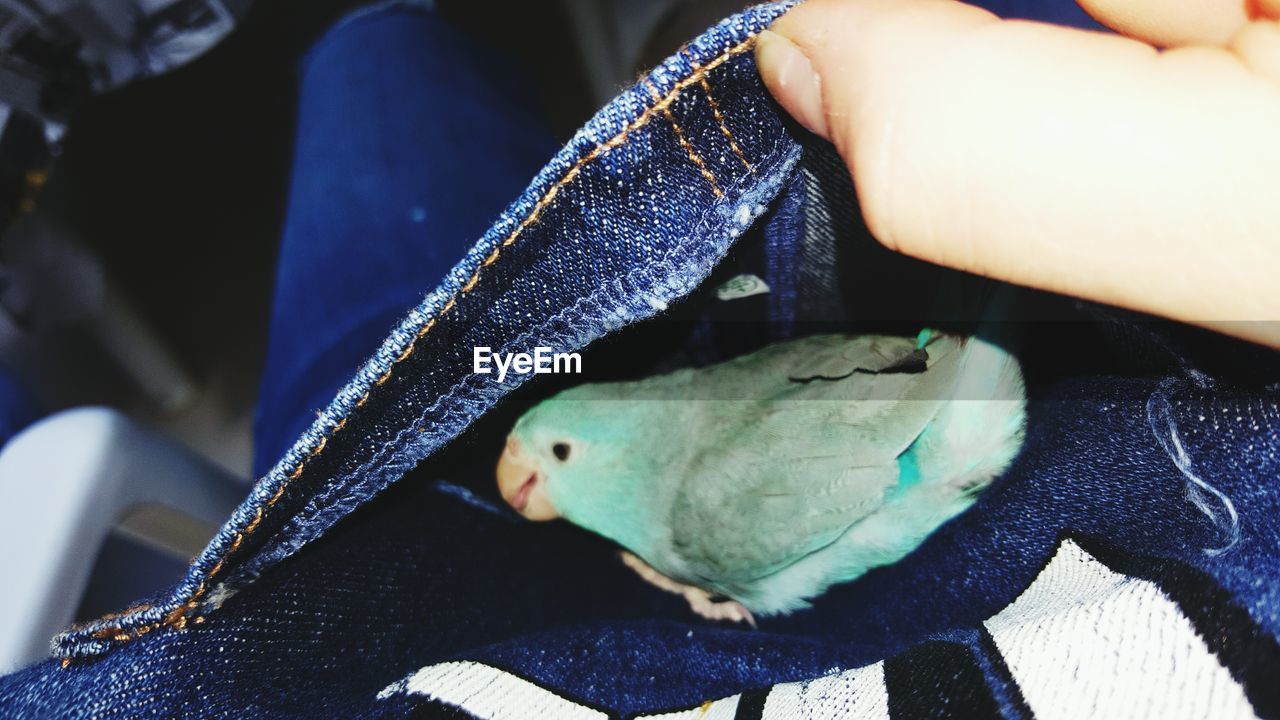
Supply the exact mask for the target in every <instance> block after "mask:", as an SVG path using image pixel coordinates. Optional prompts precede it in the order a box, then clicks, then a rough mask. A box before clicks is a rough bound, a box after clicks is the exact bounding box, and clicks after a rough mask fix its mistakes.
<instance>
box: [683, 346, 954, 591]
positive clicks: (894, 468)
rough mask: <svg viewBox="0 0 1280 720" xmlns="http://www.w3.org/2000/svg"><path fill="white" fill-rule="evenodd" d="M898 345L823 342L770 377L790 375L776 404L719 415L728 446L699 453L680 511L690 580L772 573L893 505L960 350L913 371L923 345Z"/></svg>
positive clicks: (741, 406) (943, 351) (723, 407)
mask: <svg viewBox="0 0 1280 720" xmlns="http://www.w3.org/2000/svg"><path fill="white" fill-rule="evenodd" d="M874 340H879V341H881V342H878V343H877V342H873V341H874ZM892 340H893V339H884V338H868V337H865V336H864V337H861V338H849V337H847V336H846V337H844V338H843V342H835V341H833V340H832V336H824V337H820V338H815V339H814V342H813V343H812V344H811V345H809V346H807V347H804V348H802V349H803V352H797V353H794V354H792V355H791V357H794V358H796V359H797V360H798V361H799V362H797V363H791V364H789V365H785V366H782V367H773V368H770V369H769V370H768V372H770V373H773V374H775V375H776V378H775V382H776V381H777V378H780V379H781V380H780V382H777V385H778V386H779V387H780V388H781V389H780V390H779V391H778V392H776V393H774V395H773V397H770V398H767V399H762V400H744V401H740V402H725V403H723V404H720V405H719V406H718V407H716V408H714V409H709V410H708V412H711V413H713V414H714V415H717V416H718V417H716V418H715V422H714V423H712V426H713V427H715V428H716V431H715V432H716V434H717V435H719V436H720V441H719V442H716V443H712V444H709V445H708V446H706V447H705V448H704V449H703V450H702V451H701V452H700V453H699V454H697V455H696V456H694V458H693V459H692V460H691V462H690V464H689V467H688V468H687V471H686V472H685V473H683V481H682V483H681V485H680V487H679V489H678V491H677V493H676V495H675V498H674V502H673V504H672V506H671V508H672V510H671V512H672V517H671V524H670V527H671V528H672V536H671V542H672V547H671V549H672V551H673V552H674V553H675V554H676V556H677V557H678V559H679V561H680V564H681V565H682V566H683V567H684V568H686V569H687V571H688V572H689V573H690V574H693V575H696V576H697V578H698V579H701V580H703V581H706V582H709V583H713V584H717V585H724V584H726V583H730V584H731V583H741V582H749V581H751V580H755V579H758V578H761V577H764V576H767V575H770V574H772V573H774V572H777V571H778V570H780V569H782V568H784V567H786V566H788V565H790V564H792V563H794V562H796V561H797V560H799V559H800V558H802V557H804V556H806V555H808V554H810V553H812V552H814V551H816V550H819V549H821V548H823V547H826V546H827V545H829V544H830V543H832V542H833V541H835V540H836V539H837V538H839V537H840V535H842V534H843V533H844V532H845V531H846V530H848V529H849V527H850V526H852V525H853V524H854V523H856V522H858V521H859V520H861V519H863V518H865V517H867V516H868V515H870V514H871V513H873V512H875V511H876V510H877V509H878V508H879V507H880V506H881V505H882V504H883V503H884V501H885V498H886V496H887V495H888V493H889V491H890V490H892V489H893V488H894V487H895V486H896V485H897V482H898V474H899V469H898V463H897V458H898V456H899V455H900V454H901V453H902V452H903V451H904V450H905V449H906V448H907V447H909V446H910V445H911V443H912V442H914V441H915V439H916V438H917V437H919V435H920V433H921V432H922V431H923V430H924V428H925V426H926V425H928V423H929V421H930V420H931V419H932V418H933V417H934V416H935V415H936V414H937V412H938V410H939V409H940V407H941V405H942V400H943V397H944V396H945V392H944V391H943V388H944V387H945V386H947V385H949V383H950V381H951V380H952V379H953V378H954V375H955V367H954V366H955V362H954V360H955V358H956V356H957V355H958V353H953V352H951V350H954V349H955V347H954V345H951V346H940V347H939V348H938V349H939V351H940V352H939V354H938V355H939V357H938V361H937V362H931V363H930V366H929V368H928V369H927V370H924V369H922V370H920V371H918V372H911V371H910V370H903V369H902V365H901V363H900V362H899V361H900V360H901V359H902V358H906V357H908V356H910V355H912V353H913V352H914V350H915V347H914V345H912V344H910V343H901V342H893V341H892ZM876 358H879V359H878V360H877V359H876ZM801 362H802V363H803V366H802V367H800V368H797V367H796V365H798V364H800V363H801ZM872 367H874V368H877V369H876V370H873V369H869V368H872ZM846 370H847V372H845V371H846Z"/></svg>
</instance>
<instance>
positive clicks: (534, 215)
mask: <svg viewBox="0 0 1280 720" xmlns="http://www.w3.org/2000/svg"><path fill="white" fill-rule="evenodd" d="M755 41H756V36H755V35H751V36H749V37H748V38H747V39H745V40H743V41H742V42H740V43H738V44H737V45H734V46H733V47H730V48H729V49H727V50H725V51H724V52H723V53H721V54H720V55H718V56H716V57H715V58H714V59H713V60H711V61H710V62H708V63H707V64H706V65H703V66H702V67H701V68H698V69H696V70H695V72H694V73H693V74H692V75H690V76H689V77H686V78H684V79H683V80H680V81H679V82H677V83H676V84H675V85H673V86H672V87H671V89H670V90H668V91H667V94H666V95H665V96H662V97H661V98H659V97H657V94H656V90H655V88H654V87H653V85H652V84H649V83H648V81H647V80H646V81H645V82H646V84H648V85H649V91H650V93H652V94H654V96H655V97H654V99H655V100H656V101H657V102H655V103H654V104H653V105H651V106H650V107H649V108H647V109H646V110H645V111H644V112H642V113H641V114H640V115H639V116H638V117H637V118H636V119H634V120H632V121H631V122H630V123H628V124H627V125H626V126H625V127H623V128H622V130H621V131H619V132H618V134H617V135H614V136H613V137H612V138H610V139H608V140H606V141H605V142H602V143H600V144H598V145H596V146H595V147H594V148H593V149H592V150H591V152H589V153H587V154H586V155H583V156H582V157H580V158H578V161H577V162H576V163H574V165H573V167H571V168H569V170H567V171H566V172H565V174H564V175H563V176H562V177H561V178H560V179H559V180H557V181H556V183H555V184H554V185H552V186H551V188H549V189H548V190H547V191H546V192H545V193H544V194H543V195H542V197H541V198H539V200H538V201H537V202H536V203H534V206H533V210H532V211H530V213H529V215H528V216H526V217H525V219H524V220H522V221H520V224H519V225H517V226H516V228H515V229H514V230H512V231H511V234H510V235H508V236H507V237H506V239H504V240H503V241H502V243H501V244H500V245H499V246H498V247H496V248H494V250H493V252H492V253H490V255H489V257H487V258H485V261H484V262H483V263H482V265H483V266H485V267H487V266H489V265H492V264H493V263H494V262H496V261H497V259H498V257H499V255H500V254H501V252H502V248H504V247H509V246H511V245H512V244H513V243H515V241H516V239H517V238H518V237H520V234H521V233H523V232H524V231H525V230H526V229H527V228H529V227H530V226H531V225H533V224H534V223H536V222H537V221H538V219H539V218H540V217H541V215H542V211H543V210H545V209H546V208H547V206H548V205H550V204H551V202H552V200H554V199H555V197H556V195H557V194H558V193H559V192H560V189H561V188H563V187H564V186H566V185H568V184H569V183H571V182H573V180H574V179H575V178H576V177H578V175H579V174H580V173H581V172H582V168H583V167H585V166H586V165H587V164H588V163H590V162H592V161H593V160H595V159H596V158H598V157H600V156H601V155H603V154H604V153H607V152H609V151H610V150H612V149H614V148H616V147H618V146H620V145H622V144H623V143H625V142H626V141H627V137H628V136H629V135H630V134H631V133H632V132H635V131H636V130H638V129H640V128H641V127H643V126H644V125H646V124H647V123H648V122H649V120H651V119H652V118H653V116H654V114H655V113H664V114H665V115H666V116H667V118H668V119H670V120H671V124H672V127H676V124H675V120H674V118H672V117H671V112H670V110H669V109H668V108H669V107H670V106H671V104H672V103H673V102H675V100H676V98H677V97H678V96H679V94H680V93H681V92H682V91H683V90H684V89H685V88H687V87H689V86H690V85H692V84H693V83H695V82H698V81H700V80H701V79H702V78H703V77H704V76H705V75H706V74H707V73H709V72H711V71H712V70H714V69H715V68H717V67H719V66H720V65H722V64H724V63H725V62H727V61H728V60H729V58H731V57H734V56H735V55H740V54H742V53H744V52H746V51H748V50H750V49H751V47H752V46H753V45H755ZM676 134H677V137H680V138H683V133H681V132H680V129H679V128H678V127H676ZM681 144H682V146H684V147H685V150H686V151H687V152H689V154H690V157H691V158H697V157H698V156H697V154H696V153H695V152H694V151H693V150H692V146H690V145H688V144H687V141H682V143H681ZM700 160H701V159H700V158H698V160H695V162H696V163H697V164H698V165H699V166H700V169H701V170H703V172H704V174H705V175H706V176H708V180H710V181H711V189H712V190H713V191H714V192H715V194H716V197H723V195H722V194H721V193H720V189H719V187H718V186H717V185H716V183H715V178H714V176H710V171H708V170H706V168H705V166H703V165H702V163H701V162H700ZM479 272H480V271H479V270H477V271H476V274H475V275H474V276H473V279H475V278H478V277H479ZM469 284H470V286H471V287H475V284H474V283H473V282H472V283H469ZM468 292H470V289H469V288H467V287H463V288H462V289H461V290H460V291H459V292H456V293H454V295H453V296H452V297H451V298H449V301H448V302H446V303H445V305H444V307H442V308H441V309H440V311H439V312H438V313H437V314H436V316H435V317H433V318H431V319H430V320H428V321H427V323H426V324H425V325H424V326H423V327H422V328H421V329H419V330H418V333H417V334H416V335H415V337H414V340H413V341H411V342H410V347H413V343H414V342H416V341H417V340H418V339H420V338H422V337H423V336H424V335H426V333H427V332H429V331H430V329H431V328H432V327H434V326H435V324H436V321H437V320H438V319H439V318H440V317H442V316H444V315H445V314H446V313H448V312H449V311H450V310H452V309H453V307H454V305H455V304H456V303H457V299H458V297H459V296H460V295H465V294H466V293H468ZM403 357H408V355H407V354H403V353H402V358H403ZM396 362H400V360H399V359H398V360H397V361H396ZM393 368H394V364H393V365H392V367H391V368H388V369H387V372H386V373H384V374H383V375H382V376H381V377H379V379H378V381H375V385H381V384H383V383H385V382H386V379H387V378H389V377H391V372H392V369H393ZM369 393H370V391H368V390H366V391H365V393H364V394H363V395H361V396H360V399H359V400H357V401H356V407H362V406H363V405H364V404H365V403H367V402H368V401H369ZM345 425H346V418H343V419H342V421H341V422H340V423H338V424H337V425H335V426H334V428H333V429H332V430H331V431H330V435H332V433H334V432H337V431H338V430H340V429H341V428H342V427H344V426H345ZM327 440H328V438H327V437H326V438H322V439H321V441H320V443H319V444H318V445H317V447H316V449H314V450H312V451H311V453H310V454H309V455H308V456H307V459H308V460H309V459H310V458H313V457H315V456H316V455H317V454H318V453H319V452H320V450H322V449H323V448H324V446H325V443H326V442H327ZM306 464H307V463H306V460H304V461H302V462H299V463H298V464H297V465H296V466H295V467H294V469H293V471H292V472H291V473H289V475H288V476H287V479H286V482H284V483H281V484H280V487H279V488H277V489H276V492H275V494H274V495H272V496H271V498H270V499H268V500H267V502H266V504H265V505H264V506H261V507H259V508H258V510H259V511H260V512H262V513H265V511H266V510H269V509H271V508H272V507H274V506H275V504H276V502H277V501H279V500H280V498H281V497H283V496H284V491H285V488H286V487H287V486H288V484H289V483H290V482H292V481H293V480H296V479H297V478H298V477H299V476H300V475H302V471H303V468H305V467H306ZM260 522H261V516H257V517H255V520H254V522H252V523H250V524H248V525H246V526H245V528H244V529H242V530H240V531H239V532H237V533H236V536H235V537H234V538H233V539H232V541H231V546H230V547H229V548H228V549H227V551H226V552H224V553H223V554H222V557H220V558H219V559H218V562H217V563H215V564H214V566H213V567H212V568H210V569H209V572H207V573H206V574H205V576H204V579H203V580H201V581H200V584H199V585H197V586H196V589H195V591H194V592H192V593H191V596H190V597H189V598H187V600H186V601H185V602H184V603H183V604H181V605H179V606H178V607H176V608H174V609H173V610H172V611H170V612H169V613H168V614H167V615H165V617H164V618H163V619H161V620H158V621H155V622H152V623H148V624H146V625H143V626H141V627H138V628H135V629H133V630H132V631H130V632H127V633H126V632H123V631H122V629H121V628H119V627H113V628H103V629H100V630H97V631H95V632H93V633H92V636H93V637H95V638H97V639H106V638H107V637H110V639H111V640H114V641H116V642H127V641H130V640H133V639H135V638H138V637H141V636H142V635H145V634H147V633H149V632H151V631H152V630H155V629H157V628H159V627H161V626H163V625H168V626H171V627H173V628H175V629H177V630H181V629H183V628H184V627H186V625H187V623H188V622H191V623H192V624H196V625H198V624H201V623H203V622H204V620H205V617H204V616H203V615H200V616H196V617H195V618H192V619H190V620H188V618H187V613H189V612H190V611H191V610H194V609H195V607H196V606H197V605H199V604H200V600H201V599H202V598H203V597H204V594H205V593H206V592H208V586H209V583H210V582H211V581H212V580H213V579H214V577H216V576H217V575H218V573H219V572H221V571H222V568H223V567H225V565H226V562H227V560H228V559H229V558H230V557H231V555H232V554H233V553H234V552H235V550H236V549H237V548H239V547H240V545H241V543H243V542H244V538H245V536H246V535H248V534H249V532H252V530H251V529H250V528H253V529H256V528H257V527H258V525H259V524H260ZM137 609H138V610H141V609H143V608H140V607H139V608H137ZM123 614H124V613H121V615H123ZM107 619H109V618H107ZM71 662H72V661H71V658H70V657H69V656H68V657H64V658H63V659H62V667H64V668H65V667H67V666H69V665H70V664H71Z"/></svg>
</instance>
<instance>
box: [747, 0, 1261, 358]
mask: <svg viewBox="0 0 1280 720" xmlns="http://www.w3.org/2000/svg"><path fill="white" fill-rule="evenodd" d="M1081 4H1082V5H1083V6H1084V8H1085V9H1086V10H1087V11H1088V12H1090V13H1091V14H1092V15H1093V16H1094V17H1095V18H1096V19H1097V20H1099V21H1100V22H1101V23H1103V24H1104V25H1107V26H1109V27H1111V28H1113V29H1114V30H1116V31H1117V32H1118V33H1120V34H1107V33H1100V32H1089V31H1083V30H1076V29H1069V28H1062V27H1056V26H1051V25H1046V24H1041V23H1034V22H1028V21H1020V20H1001V19H999V18H997V17H995V16H994V15H992V14H990V13H988V12H986V11H984V10H981V9H978V8H974V7H972V6H968V5H964V4H962V3H959V2H955V1H954V0H808V2H805V3H803V4H802V5H800V6H798V7H796V8H794V9H793V10H791V11H790V12H788V13H787V14H786V15H785V16H783V17H782V18H781V19H779V20H778V21H777V22H776V23H775V24H774V25H773V27H772V28H771V30H770V31H766V32H764V33H762V34H761V37H760V39H759V43H758V45H757V48H756V57H757V61H758V63H759V66H760V71H761V75H762V76H763V78H764V80H765V84H766V85H767V86H768V88H769V90H770V91H771V92H772V93H773V95H774V97H775V98H777V100H778V101H779V103H780V104H781V105H782V106H783V107H784V108H785V109H786V110H787V111H788V112H789V113H790V114H791V115H792V116H793V117H794V118H795V119H796V120H797V121H798V122H799V123H801V124H802V125H804V126H805V127H807V128H808V129H809V130H811V131H813V132H815V133H817V134H819V135H821V136H823V137H825V138H827V139H828V140H830V141H831V142H832V143H833V144H834V145H835V147H836V149H837V150H838V151H839V152H840V155H841V156H842V157H843V158H844V160H845V162H846V164H847V165H848V166H849V170H850V172H851V173H852V175H853V178H854V184H855V186H856V188H857V192H858V196H859V204H860V205H861V208H862V212H863V214H864V217H865V219H866V222H867V225H868V227H869V228H870V230H871V232H872V234H873V235H875V237H876V238H877V239H878V240H879V241H880V242H881V243H883V244H885V245H886V246H888V247H889V248H892V249H894V250H897V251H899V252H903V253H906V254H908V255H912V256H915V257H919V258H922V259H925V260H929V261H932V262H935V263H938V264H941V265H946V266H949V267H954V268H959V269H962V270H967V271H970V272H975V273H979V274H983V275H988V276H991V277H996V278H999V279H1002V280H1007V281H1010V282H1014V283H1019V284H1023V285H1028V286H1032V287H1038V288H1043V289H1047V290H1052V291H1056V292H1061V293H1066V294H1070V295H1075V296H1078V297H1084V298H1089V299H1092V300H1098V301H1101V302H1104V303H1110V304H1114V305H1119V306H1123V307H1127V308H1131V309H1135V310H1141V311H1145V312H1149V313H1153V314H1156V315H1161V316H1165V317H1169V318H1173V319H1176V320H1181V321H1184V322H1190V323H1195V324H1199V325H1203V326H1207V327H1212V328H1214V329H1217V330H1219V331H1221V332H1224V333H1228V334H1232V335H1236V336H1238V337H1242V338H1246V339H1249V340H1252V341H1255V342H1258V343H1263V344H1267V345H1271V346H1273V347H1278V348H1280V22H1277V18H1280V0H1248V1H1247V2H1244V1H1241V0H1194V1H1191V0H1082V3H1081Z"/></svg>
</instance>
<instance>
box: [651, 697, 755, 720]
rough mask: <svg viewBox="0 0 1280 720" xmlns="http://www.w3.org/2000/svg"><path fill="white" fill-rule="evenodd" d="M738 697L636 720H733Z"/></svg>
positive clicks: (736, 711)
mask: <svg viewBox="0 0 1280 720" xmlns="http://www.w3.org/2000/svg"><path fill="white" fill-rule="evenodd" d="M739 697H741V696H740V695H734V696H732V697H727V698H721V699H719V700H716V701H714V702H708V703H706V704H704V705H701V706H699V707H693V708H689V709H687V710H677V711H676V712H669V713H663V714H661V715H641V716H640V717H638V718H636V720H733V716H734V715H736V714H738V698H739Z"/></svg>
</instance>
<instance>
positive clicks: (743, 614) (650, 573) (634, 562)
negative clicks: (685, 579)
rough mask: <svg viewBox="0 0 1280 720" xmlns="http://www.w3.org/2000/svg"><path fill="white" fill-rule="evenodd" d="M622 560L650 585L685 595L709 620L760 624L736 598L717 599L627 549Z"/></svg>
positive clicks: (695, 612)
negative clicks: (664, 572)
mask: <svg viewBox="0 0 1280 720" xmlns="http://www.w3.org/2000/svg"><path fill="white" fill-rule="evenodd" d="M622 563H623V564H624V565H626V566H627V567H629V568H631V569H632V570H634V571H635V572H636V574H637V575H639V576H640V578H641V579H642V580H644V581H645V582H647V583H649V584H650V585H653V586H654V587H657V588H659V589H661V590H665V591H667V592H669V593H675V594H676V595H680V596H683V597H684V599H685V601H686V602H688V603H689V609H690V610H692V611H693V612H694V614H696V615H698V616H700V617H704V618H706V619H708V620H730V621H732V622H744V623H746V624H748V625H750V626H751V627H752V628H755V627H756V619H755V617H754V616H753V615H752V614H751V611H750V610H748V609H746V608H745V607H743V605H742V603H740V602H737V601H736V600H716V599H715V596H714V595H712V594H711V593H709V592H707V591H706V590H703V589H702V588H700V587H696V586H694V585H686V584H684V583H680V582H676V581H675V580H672V579H671V578H669V577H667V576H666V575H663V574H662V573H660V572H658V571H657V570H654V569H653V568H652V567H651V566H650V565H649V563H646V562H645V561H644V560H641V559H640V558H639V557H637V556H636V555H635V554H633V553H630V552H627V551H625V550H624V551H623V552H622Z"/></svg>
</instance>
